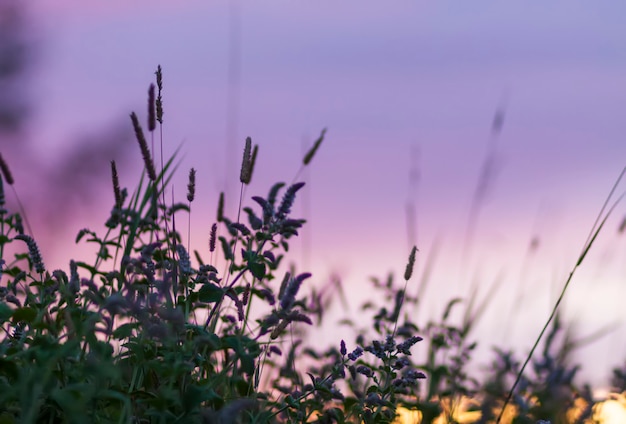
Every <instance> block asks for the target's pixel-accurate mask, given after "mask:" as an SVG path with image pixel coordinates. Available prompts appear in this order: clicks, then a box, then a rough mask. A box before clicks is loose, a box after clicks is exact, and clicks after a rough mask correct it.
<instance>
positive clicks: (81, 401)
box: [0, 68, 324, 423]
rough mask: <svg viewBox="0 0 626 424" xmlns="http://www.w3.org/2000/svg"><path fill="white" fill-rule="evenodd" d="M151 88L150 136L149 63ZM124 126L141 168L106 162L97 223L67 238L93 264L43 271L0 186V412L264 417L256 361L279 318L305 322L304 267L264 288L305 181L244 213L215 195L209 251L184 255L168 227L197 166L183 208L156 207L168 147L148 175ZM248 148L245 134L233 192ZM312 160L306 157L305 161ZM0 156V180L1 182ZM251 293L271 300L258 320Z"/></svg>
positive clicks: (101, 418) (154, 103) (267, 413)
mask: <svg viewBox="0 0 626 424" xmlns="http://www.w3.org/2000/svg"><path fill="white" fill-rule="evenodd" d="M157 86H158V89H159V91H158V96H155V93H154V91H155V89H154V87H153V86H151V88H150V90H149V107H148V129H149V131H150V133H151V139H152V141H154V131H155V130H156V128H157V126H156V123H155V122H153V121H156V122H158V123H159V127H160V126H161V125H163V105H162V96H161V89H162V71H161V69H160V68H159V69H158V70H157ZM153 109H154V110H153ZM131 124H132V127H133V129H134V132H135V136H136V139H137V142H138V144H139V147H140V152H141V156H142V159H143V163H144V169H145V173H144V174H143V175H142V176H141V178H140V180H139V184H138V187H137V189H136V190H135V191H134V192H133V193H132V194H129V192H128V190H127V189H126V188H122V185H121V178H120V174H119V172H118V169H117V166H116V164H115V162H112V163H111V174H112V182H113V184H112V185H113V198H114V206H113V208H112V210H111V214H110V216H109V218H108V220H107V221H106V224H105V230H106V231H105V233H104V235H100V234H98V232H96V231H93V230H91V229H88V228H85V229H83V230H81V231H80V232H79V233H78V235H77V237H76V242H77V243H79V242H87V243H91V244H96V245H97V255H96V258H95V259H94V261H93V262H91V263H87V262H81V261H70V264H69V271H68V272H65V271H63V270H53V271H52V270H48V269H47V268H46V267H45V265H44V262H43V260H42V258H41V254H40V252H39V249H38V247H37V244H36V242H35V240H34V239H33V238H32V236H30V235H27V234H25V233H24V229H23V228H22V225H21V222H22V221H21V218H20V215H19V214H9V213H8V211H7V210H6V209H5V208H4V207H5V197H4V190H2V191H0V193H1V194H2V196H0V201H1V205H0V206H1V207H2V209H1V210H0V213H1V218H2V221H1V230H2V234H1V235H2V238H1V239H0V248H1V249H2V273H3V279H2V281H3V285H2V290H1V291H0V301H1V303H0V324H1V325H2V330H3V333H4V336H3V338H2V341H1V344H0V387H1V388H2V392H1V393H0V420H2V422H18V421H19V422H56V421H59V420H67V421H69V422H76V423H79V422H127V423H130V422H234V420H235V419H237V417H241V419H243V418H242V412H243V411H244V410H248V411H249V414H250V415H249V416H248V418H249V419H251V420H253V421H255V420H261V421H271V416H272V408H273V406H272V405H274V403H272V402H274V401H273V400H271V399H270V398H269V396H267V395H264V394H263V393H262V392H261V390H260V389H259V381H260V379H261V375H262V372H263V370H264V368H263V362H264V358H265V356H266V355H269V354H274V355H279V354H280V349H279V348H278V347H277V346H275V342H274V340H276V339H278V338H280V337H281V336H282V335H283V333H284V332H286V331H287V330H288V329H289V328H290V326H292V325H294V324H297V323H306V324H311V320H310V318H309V317H308V316H307V308H306V305H305V304H304V303H302V302H301V301H300V299H299V291H300V287H301V285H302V284H303V282H304V281H305V280H306V279H307V278H309V277H310V274H307V273H304V274H293V275H292V274H290V273H287V274H285V277H284V278H283V280H282V281H283V284H282V285H281V287H280V288H279V287H277V286H276V283H277V280H276V274H277V273H278V272H279V271H278V267H279V265H280V264H281V260H282V258H283V254H284V253H283V252H285V251H287V250H288V248H289V239H290V238H291V237H293V236H295V235H297V234H298V230H299V228H300V227H301V226H302V225H303V224H304V220H302V219H294V218H292V217H291V208H292V206H293V203H294V201H295V197H296V194H297V192H298V191H299V190H300V189H302V187H303V186H304V183H294V184H291V185H289V186H286V185H285V184H283V183H279V184H276V185H274V186H273V187H272V188H271V189H270V191H269V194H268V195H267V197H260V196H255V197H253V201H254V202H255V203H256V205H257V207H256V208H252V207H246V208H243V211H244V213H245V216H246V218H247V220H246V222H244V221H242V220H239V217H238V219H237V220H236V221H231V220H229V219H228V218H226V217H225V216H224V215H223V212H222V210H223V209H222V208H223V194H222V195H221V196H220V206H219V207H218V219H217V222H216V223H215V224H213V226H212V227H211V231H210V235H209V243H208V252H199V251H195V252H193V257H194V259H195V260H196V264H194V263H193V262H192V256H191V255H190V253H189V252H188V248H186V247H185V242H184V241H183V239H182V237H181V235H180V233H179V232H178V231H177V230H176V224H177V217H178V216H179V215H180V213H189V212H190V205H191V202H192V201H193V199H194V197H195V196H194V192H195V172H194V171H193V170H192V171H190V174H189V177H190V178H189V184H188V187H187V188H188V193H187V202H188V203H184V202H178V203H176V202H174V203H171V204H168V203H166V202H165V201H164V199H165V193H166V188H167V187H168V185H169V184H170V182H171V178H172V175H173V173H174V171H175V170H176V168H177V167H178V165H177V164H176V163H175V158H176V153H177V152H175V153H174V155H173V156H172V157H171V158H170V159H169V160H167V161H166V162H164V163H163V162H162V165H161V167H160V171H157V167H156V166H155V165H154V162H153V157H152V153H151V151H150V149H149V147H148V142H147V140H146V137H145V135H144V132H143V128H142V125H141V123H140V120H139V117H138V115H137V114H136V113H132V114H131ZM161 134H162V132H161ZM323 135H324V134H323V133H322V136H321V137H320V139H319V140H317V142H316V143H315V145H314V147H313V149H312V152H313V153H314V152H315V151H316V150H317V148H318V147H319V145H320V144H321V141H322V140H323ZM257 152H258V147H257V146H255V147H254V148H252V146H251V139H250V138H248V139H247V140H246V144H245V149H244V157H243V161H242V168H241V175H240V180H241V183H242V193H243V186H244V185H247V184H249V183H250V180H251V177H252V173H253V168H254V162H255V158H256V155H257ZM311 159H312V153H311V152H309V153H308V154H307V155H306V157H305V159H304V165H308V163H309V162H310V160H311ZM2 164H3V167H2V171H3V176H2V180H1V181H6V182H9V183H11V184H12V183H13V180H12V178H10V174H9V170H8V166H7V165H6V163H5V162H4V160H3V161H2ZM7 176H8V177H9V178H7ZM146 177H147V178H146ZM218 225H221V226H222V227H223V233H224V235H220V234H219V228H218ZM20 243H21V244H22V248H25V249H24V250H25V251H23V252H19V253H16V254H15V259H14V260H13V261H11V262H10V263H7V261H6V260H5V259H4V257H5V254H6V251H7V250H6V247H7V246H9V245H11V246H14V245H17V246H19V244H20ZM218 254H220V255H221V256H223V259H224V260H225V261H226V263H227V267H226V269H225V271H223V272H222V271H220V270H219V269H218V268H217V266H214V265H213V261H215V260H216V259H217V255H218ZM207 256H208V257H209V258H210V259H209V261H205V260H204V259H203V257H205V258H206V257H207ZM5 281H6V284H4V282H5ZM277 290H278V294H276V291H277ZM253 302H257V303H266V304H268V306H269V312H268V313H267V314H266V315H265V316H264V317H263V318H262V319H258V320H257V321H256V324H255V323H253V322H251V305H252V303H253ZM269 370H270V367H268V368H267V371H269ZM255 417H256V418H255Z"/></svg>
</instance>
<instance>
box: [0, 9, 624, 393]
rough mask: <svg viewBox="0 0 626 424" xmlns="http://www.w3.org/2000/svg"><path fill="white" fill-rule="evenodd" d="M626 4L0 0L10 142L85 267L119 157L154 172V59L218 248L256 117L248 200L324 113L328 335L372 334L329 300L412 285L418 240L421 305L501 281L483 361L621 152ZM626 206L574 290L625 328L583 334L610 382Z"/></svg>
mask: <svg viewBox="0 0 626 424" xmlns="http://www.w3.org/2000/svg"><path fill="white" fill-rule="evenodd" d="M624 13H626V4H625V3H622V2H619V1H617V0H614V1H602V2H594V3H593V4H591V3H588V4H579V3H574V2H567V1H555V2H550V4H545V3H542V2H525V3H522V2H492V1H486V0H477V1H473V2H471V4H469V3H468V4H464V3H453V2H436V3H427V2H408V1H402V2H397V3H394V4H393V5H391V4H388V3H377V2H363V1H358V2H357V1H352V0H351V1H343V2H332V1H317V2H306V3H305V2H287V1H274V2H244V1H238V0H233V1H232V2H205V1H199V0H198V1H196V0H190V1H186V2H184V3H175V2H167V1H155V0H151V1H147V0H137V1H134V2H122V1H109V2H101V3H99V4H91V3H88V2H87V3H86V2H82V1H78V0H41V1H38V2H16V1H12V0H0V143H1V144H0V149H1V152H2V155H3V156H4V158H5V160H6V161H7V162H8V164H9V166H10V167H11V169H12V171H13V174H14V177H15V181H16V182H15V189H16V191H17V193H18V195H19V196H20V198H21V200H22V202H23V203H24V207H25V210H26V212H27V216H28V219H29V221H30V223H31V225H32V229H33V233H34V235H35V237H36V239H37V240H38V241H39V244H40V247H41V249H42V253H43V257H44V260H45V261H46V265H47V267H48V268H49V269H55V268H64V269H67V267H68V263H69V260H70V259H71V258H89V257H90V251H89V248H88V246H87V247H86V246H85V245H84V244H81V245H79V246H76V245H75V244H74V238H75V236H76V233H77V232H78V230H80V229H81V228H84V227H89V228H91V229H96V230H100V229H101V228H102V227H103V226H102V224H103V223H104V222H105V220H106V219H107V217H108V216H109V212H110V208H111V207H112V205H113V192H112V190H111V188H110V174H109V173H110V167H109V162H110V160H111V159H116V161H117V162H118V166H119V167H120V168H119V169H120V177H121V182H122V185H123V186H126V187H128V188H129V189H130V190H132V189H133V188H134V187H135V185H136V183H137V181H138V178H139V175H140V172H141V166H142V162H141V156H140V152H139V149H138V148H137V145H136V141H135V140H134V138H133V134H132V127H131V123H130V119H129V114H130V112H131V111H136V112H137V113H138V115H139V116H140V118H141V119H142V120H144V119H145V114H146V100H147V90H148V85H149V84H150V83H151V82H153V81H154V71H155V70H156V67H157V65H159V64H160V65H161V66H162V67H163V74H164V91H163V101H164V156H165V158H168V157H169V156H170V155H171V154H172V153H173V152H174V150H175V149H176V148H177V147H179V146H180V145H181V144H182V149H181V153H182V162H181V167H180V169H179V172H178V175H177V178H175V190H176V191H175V195H176V196H177V198H178V199H179V200H182V199H184V196H185V193H186V178H187V172H188V169H189V168H191V167H194V168H196V169H197V171H198V174H197V180H198V187H197V195H196V199H197V200H196V201H195V203H194V204H193V206H192V214H191V229H192V232H191V243H192V247H195V248H196V249H199V250H200V251H203V250H204V251H205V250H206V249H207V240H208V234H209V230H210V227H211V225H212V224H213V222H214V220H215V216H216V208H217V198H218V195H219V192H220V191H225V192H226V202H227V212H228V214H229V215H230V216H234V214H235V211H236V207H237V201H238V193H239V183H238V181H239V180H238V176H239V165H240V160H241V151H242V148H243V144H244V140H245V137H246V136H251V137H252V140H253V142H254V143H256V144H258V145H259V149H260V150H259V157H258V160H257V166H256V169H255V172H254V177H253V181H252V184H251V185H250V186H249V187H248V188H247V190H246V203H245V204H247V205H249V204H250V202H249V201H248V200H247V199H249V198H250V197H251V196H254V195H261V196H264V195H266V194H267V191H268V190H269V188H270V187H271V185H272V184H273V183H275V182H277V181H284V182H287V183H290V182H292V180H293V178H294V177H295V176H296V173H297V172H298V170H299V168H300V164H301V160H302V157H303V155H304V153H305V152H306V150H307V149H308V148H309V147H310V146H311V145H312V143H313V142H314V141H315V140H316V138H317V137H318V135H319V134H320V132H321V130H322V129H323V128H328V132H327V135H326V139H325V141H324V143H323V145H322V147H321V149H320V150H319V152H318V154H317V156H316V157H315V159H314V161H313V163H312V165H311V166H310V167H309V168H307V169H306V170H305V172H304V173H302V174H300V176H299V179H301V180H304V181H306V182H307V187H306V188H305V189H304V190H302V191H301V192H300V194H301V196H300V197H299V198H298V199H297V201H296V207H295V210H294V216H295V217H298V218H299V217H303V218H305V219H307V220H308V224H307V225H306V226H305V228H304V230H303V231H302V234H301V237H300V238H299V239H298V240H297V241H295V242H294V243H293V250H292V251H290V255H289V256H288V259H289V260H290V261H291V262H294V263H296V264H297V267H298V270H300V271H309V270H310V271H311V272H313V275H314V277H313V278H312V279H310V280H307V284H313V285H316V286H319V287H323V286H325V285H327V284H329V282H331V283H332V282H333V281H339V280H340V281H341V283H342V286H343V290H344V292H345V295H346V297H347V301H348V307H347V309H346V308H345V307H343V306H342V305H341V304H340V303H339V302H336V304H333V305H331V307H330V314H329V316H327V317H325V320H326V322H325V326H324V327H323V328H322V330H321V331H317V332H315V333H314V337H315V338H316V340H318V341H319V343H320V345H325V344H328V343H333V344H334V345H338V342H339V340H340V339H342V338H343V339H346V341H347V342H348V347H349V349H350V348H353V347H354V346H353V345H352V344H351V341H353V338H352V334H351V333H350V331H349V330H348V329H347V328H344V327H338V326H336V325H335V324H334V322H335V321H336V320H337V319H340V318H342V317H344V316H346V315H348V316H351V317H352V318H354V319H356V320H359V319H362V320H363V322H361V323H360V326H365V325H368V322H369V321H367V320H365V318H363V315H362V314H359V312H358V305H359V304H360V303H361V302H362V301H365V300H368V299H370V298H373V297H375V296H377V295H375V294H374V293H373V292H372V291H371V290H370V287H371V284H370V283H369V277H371V276H377V277H381V278H385V277H386V276H387V275H388V274H389V273H390V272H391V273H394V275H396V276H397V278H396V281H397V283H398V284H399V285H400V284H401V283H402V281H401V277H402V274H403V272H404V267H405V265H406V261H407V258H408V255H409V252H410V248H411V246H412V245H413V244H415V245H417V247H418V249H419V253H418V260H417V265H416V271H415V277H414V278H413V279H412V280H411V281H410V282H409V286H408V291H409V293H416V291H417V285H418V282H419V281H420V280H422V279H423V277H424V275H425V272H426V270H427V269H428V267H427V266H426V265H427V264H429V265H430V271H429V273H428V279H427V281H428V283H427V287H426V289H425V292H424V298H423V299H422V301H421V305H420V307H419V308H418V309H417V310H415V311H414V314H415V321H417V322H418V323H420V322H425V321H426V320H428V319H430V318H433V319H434V318H436V317H439V316H440V315H441V314H442V313H443V310H444V308H445V305H446V304H447V302H448V301H449V300H450V299H452V298H454V297H462V298H464V299H467V298H468V296H469V294H470V293H471V292H472V290H475V289H476V288H477V290H478V298H479V299H484V298H485V297H486V296H488V295H490V294H493V298H491V299H490V300H489V301H488V303H487V308H486V310H485V313H484V314H483V315H482V316H481V318H480V320H479V321H478V323H477V327H476V329H475V332H474V334H473V336H474V338H475V339H476V340H478V341H479V354H478V356H477V360H478V365H477V366H480V364H481V363H483V364H484V363H488V362H489V361H490V360H491V356H490V355H489V352H490V351H491V349H492V347H493V346H494V345H497V346H501V347H513V348H515V349H517V350H518V351H519V352H520V353H526V352H527V351H528V350H529V349H530V347H531V345H532V343H533V341H534V339H535V337H536V336H537V334H538V333H539V331H540V329H541V327H542V325H543V323H544V322H545V320H546V319H547V317H548V315H549V312H550V310H551V307H552V305H553V303H554V301H555V300H556V297H557V296H558V293H559V292H560V290H561V287H562V285H563V284H564V282H565V280H566V278H567V275H568V273H569V272H570V271H571V269H572V267H573V266H574V264H575V263H576V260H577V258H578V255H579V254H580V252H581V249H582V248H583V245H584V242H585V240H586V238H587V236H588V234H589V231H590V229H591V227H592V225H593V223H594V221H595V219H596V217H597V215H598V212H599V211H600V208H601V206H602V204H603V202H604V201H605V199H606V197H607V195H608V193H609V191H610V189H611V187H612V186H613V184H614V182H615V180H616V179H617V177H618V175H619V174H620V172H621V170H622V168H623V167H624V165H625V164H626V143H625V142H624V134H626V121H625V120H624V102H625V99H626V72H625V71H626V48H625V42H624V40H626V27H625V26H624V25H623V16H624ZM155 157H156V158H157V160H159V158H160V156H159V154H158V153H156V152H155ZM625 188H626V185H624V184H621V185H620V186H619V187H618V190H617V194H618V195H619V194H621V193H622V192H623V191H624V189H625ZM8 197H9V201H14V199H12V196H11V195H9V196H8ZM624 215H626V207H625V205H624V204H623V203H622V204H619V205H618V206H617V208H616V209H615V211H614V213H613V215H612V216H611V218H610V219H609V220H608V221H607V223H606V226H605V228H604V230H603V231H602V233H601V234H600V236H599V238H598V239H597V241H596V243H595V245H594V246H593V248H592V249H591V252H590V253H589V255H588V257H587V258H586V259H585V261H584V262H583V264H582V266H581V268H580V269H579V271H578V272H577V274H576V276H575V277H574V281H573V282H572V285H571V287H570V289H569V291H568V293H567V294H566V299H565V304H564V305H563V317H564V319H565V321H566V322H567V324H568V325H571V326H574V327H573V328H574V329H575V332H574V334H575V335H577V336H578V337H579V338H580V339H581V340H582V339H584V338H585V337H588V336H591V335H593V334H595V333H597V332H602V331H603V330H605V329H610V331H609V332H608V333H607V334H606V335H605V336H603V337H602V338H599V339H598V340H597V341H595V342H594V343H592V344H588V345H584V346H582V347H581V348H580V349H579V350H578V351H577V360H579V361H580V362H581V363H582V364H583V368H582V371H581V373H580V377H581V379H584V380H586V381H590V382H592V383H593V384H594V385H596V386H598V387H600V386H602V385H603V384H606V382H607V381H608V378H609V376H610V370H611V368H612V367H613V366H619V365H621V364H623V362H624V359H626V337H625V334H626V328H625V327H624V318H625V315H624V312H623V311H624V307H623V303H622V302H623V301H624V299H625V298H626V296H625V295H626V288H625V287H624V277H625V276H626V260H625V256H626V235H625V234H622V231H620V229H623V227H621V225H622V222H623V218H624ZM183 225H186V223H184V224H183ZM177 226H178V224H177ZM182 234H186V231H182ZM368 319H369V318H368ZM352 343H353V342H352ZM418 348H419V345H418V346H417V347H416V348H415V349H416V350H417V349H418ZM481 361H482V362H481ZM477 370H478V372H479V368H477Z"/></svg>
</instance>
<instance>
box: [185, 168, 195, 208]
mask: <svg viewBox="0 0 626 424" xmlns="http://www.w3.org/2000/svg"><path fill="white" fill-rule="evenodd" d="M195 197H196V170H195V169H194V168H191V169H190V170H189V182H188V183H187V200H189V202H190V203H191V202H193V199H194V198H195Z"/></svg>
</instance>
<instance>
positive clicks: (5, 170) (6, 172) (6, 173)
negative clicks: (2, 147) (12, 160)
mask: <svg viewBox="0 0 626 424" xmlns="http://www.w3.org/2000/svg"><path fill="white" fill-rule="evenodd" d="M0 170H2V176H3V177H4V180H5V181H6V182H7V183H9V185H13V183H14V182H15V181H14V180H13V174H11V170H10V169H9V165H7V163H6V162H5V161H4V157H2V153H0Z"/></svg>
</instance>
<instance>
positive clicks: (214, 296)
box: [198, 283, 224, 303]
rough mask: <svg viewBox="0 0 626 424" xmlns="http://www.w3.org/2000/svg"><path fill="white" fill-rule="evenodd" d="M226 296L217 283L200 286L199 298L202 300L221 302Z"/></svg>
mask: <svg viewBox="0 0 626 424" xmlns="http://www.w3.org/2000/svg"><path fill="white" fill-rule="evenodd" d="M222 297H224V292H223V290H222V289H221V288H220V287H219V286H218V285H216V284H213V283H206V284H203V285H202V287H200V290H199V291H198V298H199V299H200V301H201V302H205V303H214V302H219V301H220V300H221V299H222Z"/></svg>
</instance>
